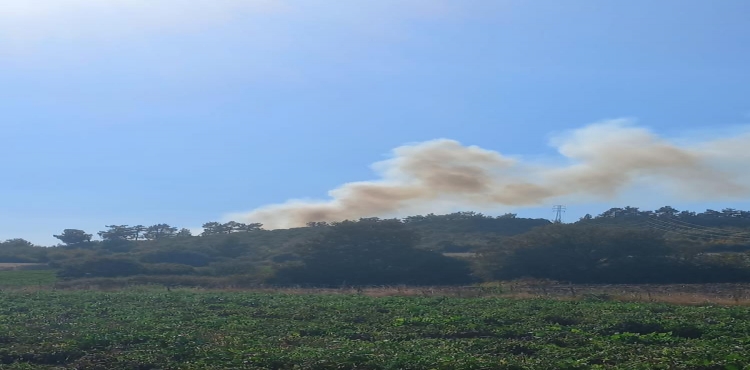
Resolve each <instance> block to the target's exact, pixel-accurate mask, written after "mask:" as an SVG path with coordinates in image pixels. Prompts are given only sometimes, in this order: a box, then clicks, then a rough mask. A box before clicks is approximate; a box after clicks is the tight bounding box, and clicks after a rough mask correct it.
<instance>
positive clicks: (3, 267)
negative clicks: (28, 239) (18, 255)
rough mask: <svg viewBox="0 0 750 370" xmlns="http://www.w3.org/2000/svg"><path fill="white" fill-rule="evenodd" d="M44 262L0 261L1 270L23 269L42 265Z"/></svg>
mask: <svg viewBox="0 0 750 370" xmlns="http://www.w3.org/2000/svg"><path fill="white" fill-rule="evenodd" d="M44 266H46V264H44V263H0V271H1V270H24V269H33V268H40V267H44Z"/></svg>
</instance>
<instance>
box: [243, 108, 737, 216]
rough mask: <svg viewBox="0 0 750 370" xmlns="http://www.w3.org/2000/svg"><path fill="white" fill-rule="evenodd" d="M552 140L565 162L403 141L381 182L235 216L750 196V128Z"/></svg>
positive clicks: (382, 166)
mask: <svg viewBox="0 0 750 370" xmlns="http://www.w3.org/2000/svg"><path fill="white" fill-rule="evenodd" d="M552 145H554V146H555V147H556V148H557V149H558V152H559V153H560V154H561V156H562V158H559V159H560V161H558V162H562V163H560V164H558V165H543V164H539V163H530V162H525V161H521V160H519V159H515V158H511V157H507V156H504V155H502V154H500V153H498V152H495V151H491V150H487V149H482V148H479V147H476V146H464V145H461V144H460V143H458V142H456V141H454V140H448V139H438V140H432V141H427V142H423V143H418V144H413V145H405V146H401V147H398V148H396V149H394V150H393V157H392V158H391V159H388V160H385V161H383V162H378V163H375V164H374V165H373V169H374V170H375V171H376V172H377V173H378V174H379V175H380V179H378V180H372V181H361V182H352V183H347V184H344V185H342V186H340V187H338V188H336V189H334V190H331V191H330V192H329V195H330V200H325V201H317V202H316V201H300V200H291V201H288V202H286V203H283V204H275V205H269V206H265V207H261V208H258V209H255V210H253V211H251V212H249V213H244V214H235V215H232V216H231V217H232V219H235V220H241V221H245V222H262V223H263V224H264V225H265V227H266V228H269V229H274V228H287V227H296V226H304V225H305V224H306V223H307V222H311V221H340V220H345V219H358V218H361V217H375V216H380V217H382V216H389V217H391V216H403V215H406V214H407V213H409V212H413V211H415V210H425V209H430V208H437V207H445V206H449V207H453V208H455V207H467V208H474V209H492V208H495V209H497V208H501V207H521V206H536V205H541V204H544V203H549V202H550V201H553V200H554V199H556V198H560V197H568V198H570V197H578V198H579V199H590V198H591V197H597V198H600V199H608V198H613V197H615V196H617V195H618V194H619V193H620V192H621V191H623V190H624V189H625V188H627V187H629V186H632V185H636V184H639V183H642V182H644V181H646V182H647V181H648V180H650V181H651V182H652V183H653V182H654V181H656V182H658V184H659V185H660V187H662V188H664V189H666V191H669V192H670V194H672V195H677V196H680V197H682V198H685V199H691V200H700V199H733V198H741V197H747V196H748V195H750V178H748V176H747V175H745V174H744V173H743V172H742V171H739V170H741V169H742V168H747V167H748V166H747V165H744V166H745V167H742V166H743V163H747V162H746V161H747V160H748V159H750V156H749V155H748V154H747V153H748V148H750V134H747V133H744V134H741V135H734V136H732V137H730V138H723V139H714V140H710V141H704V142H699V143H692V144H680V145H678V144H675V143H672V142H670V141H668V140H666V139H663V138H660V137H658V136H657V135H655V134H654V133H652V132H650V131H649V130H647V129H645V128H641V127H637V126H635V125H633V124H632V123H630V122H629V121H627V120H613V121H606V122H602V123H597V124H593V125H590V126H586V127H583V128H580V129H577V130H573V131H571V132H569V133H567V134H565V135H562V136H560V137H557V138H555V139H553V140H552Z"/></svg>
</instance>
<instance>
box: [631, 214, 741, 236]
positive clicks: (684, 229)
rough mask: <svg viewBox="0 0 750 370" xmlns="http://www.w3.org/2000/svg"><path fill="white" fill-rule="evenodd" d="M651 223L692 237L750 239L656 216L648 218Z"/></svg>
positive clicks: (664, 229) (661, 228) (659, 228)
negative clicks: (671, 221) (676, 222)
mask: <svg viewBox="0 0 750 370" xmlns="http://www.w3.org/2000/svg"><path fill="white" fill-rule="evenodd" d="M646 222H648V223H649V224H650V227H651V228H654V229H657V230H662V231H668V232H673V233H676V234H681V235H685V236H691V237H703V238H707V239H720V238H723V239H736V240H741V241H750V237H744V236H739V235H736V234H725V233H721V232H715V231H711V230H710V229H699V228H695V227H690V226H685V225H680V224H674V223H670V222H668V221H664V220H660V219H656V218H649V219H648V220H646Z"/></svg>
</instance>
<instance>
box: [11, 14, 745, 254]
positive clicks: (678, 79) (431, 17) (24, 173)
mask: <svg viewBox="0 0 750 370" xmlns="http://www.w3.org/2000/svg"><path fill="white" fill-rule="evenodd" d="M748 14H750V3H749V2H747V1H744V0H726V1H721V2H709V1H692V0H687V1H686V0H665V1H659V2H653V1H644V0H634V1H617V2H615V1H608V2H604V1H598V0H571V1H552V0H546V1H535V2H529V1H521V0H510V1H501V0H493V1H480V0H467V1H461V2H456V1H442V0H434V1H427V0H399V1H395V0H391V1H388V0H386V1H358V2H333V1H325V2H324V1H293V0H257V1H253V0H245V1H241V0H211V1H209V0H192V1H190V2H183V1H177V0H150V1H146V0H130V1H128V0H119V1H116V0H112V1H108V2H98V1H94V0H7V1H4V2H2V3H1V4H0V120H1V121H0V122H2V123H0V127H1V128H2V131H1V132H0V138H2V145H0V158H1V160H2V169H3V171H2V174H3V176H2V181H0V205H1V206H0V239H7V238H13V237H23V238H26V239H28V240H31V241H33V242H36V243H41V244H45V245H48V244H54V243H55V241H56V240H55V239H53V238H52V237H51V234H53V233H57V232H60V231H62V229H63V228H81V229H84V230H86V231H88V232H92V233H95V232H96V231H98V230H102V229H103V228H104V225H108V224H146V225H149V224H154V223H160V222H166V223H170V224H172V225H174V226H179V227H196V226H200V225H201V224H202V223H204V222H207V221H212V220H219V219H222V218H223V217H225V215H227V214H230V213H233V212H243V211H248V210H252V209H254V208H256V207H260V206H263V205H267V204H275V203H281V202H284V201H286V200H287V199H290V198H315V199H319V198H320V199H324V198H325V197H326V194H327V191H328V190H330V189H333V188H336V187H337V186H339V185H340V184H342V183H346V182H350V181H359V180H369V179H372V178H374V177H375V175H374V174H373V171H372V169H371V168H370V164H372V163H374V162H377V161H381V160H383V159H385V158H387V155H388V153H389V151H390V150H391V149H392V148H394V147H398V146H400V145H403V144H405V143H412V142H420V141H425V140H431V139H436V138H450V139H454V140H458V141H460V142H462V143H464V144H467V145H477V146H480V147H482V148H486V149H490V150H496V151H499V152H501V153H503V154H508V155H514V156H522V157H525V158H554V157H555V155H556V149H555V148H553V147H551V146H550V145H549V144H548V140H549V138H550V135H552V134H554V133H557V132H561V131H566V130H571V129H575V128H578V127H581V126H584V125H586V124H590V123H592V122H597V121H601V120H604V119H611V118H619V117H631V118H636V119H637V120H638V122H639V124H641V125H643V126H646V127H649V128H650V129H651V130H653V131H654V132H656V133H658V134H659V135H662V136H665V137H686V136H700V135H711V134H712V133H714V132H716V131H717V130H719V131H721V130H724V131H732V130H735V129H736V128H738V127H745V126H747V125H748V124H750V68H748V67H747V66H750V48H748V45H750V22H747V15H748ZM664 199H665V197H663V196H658V195H654V194H651V193H647V194H644V193H639V192H632V191H631V192H629V193H625V194H623V195H622V196H621V197H620V198H618V199H611V200H603V201H598V202H588V203H580V204H569V205H568V209H569V212H568V215H567V218H568V219H576V218H577V217H579V216H580V215H582V214H584V213H586V212H592V213H599V212H601V211H603V210H605V209H606V208H609V207H611V206H623V205H626V204H631V205H636V206H642V207H646V208H648V207H653V206H658V205H660V204H661V203H662V201H663V200H664ZM666 199H668V198H666ZM671 203H672V205H674V206H676V207H677V208H680V206H682V207H683V208H690V209H695V210H702V209H705V208H710V207H713V208H723V207H727V206H731V207H735V208H743V207H744V208H750V202H748V201H746V200H744V201H743V200H741V199H740V200H734V201H726V200H717V201H716V202H710V201H708V202H707V201H701V202H698V203H696V202H687V201H685V202H682V203H681V201H680V200H679V199H676V200H673V201H672V202H671ZM551 205H552V204H549V205H546V204H545V205H541V206H539V207H534V208H528V209H523V208H522V209H518V210H517V211H516V212H518V213H519V214H520V215H522V216H531V217H552V216H553V215H552V212H551Z"/></svg>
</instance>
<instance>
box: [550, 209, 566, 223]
mask: <svg viewBox="0 0 750 370" xmlns="http://www.w3.org/2000/svg"><path fill="white" fill-rule="evenodd" d="M552 210H553V211H554V212H555V223H556V224H561V223H562V216H563V213H565V206H563V205H556V206H552Z"/></svg>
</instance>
